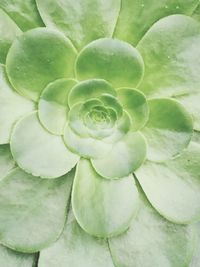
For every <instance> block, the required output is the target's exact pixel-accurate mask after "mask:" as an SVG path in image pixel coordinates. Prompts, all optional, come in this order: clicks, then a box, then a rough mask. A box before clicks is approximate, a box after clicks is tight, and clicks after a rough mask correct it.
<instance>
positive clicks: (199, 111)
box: [176, 91, 200, 131]
mask: <svg viewBox="0 0 200 267" xmlns="http://www.w3.org/2000/svg"><path fill="white" fill-rule="evenodd" d="M176 99H177V100H178V101H179V102H181V103H182V104H183V106H184V107H185V108H186V109H187V110H188V112H190V114H191V115H192V117H193V121H194V129H195V130H198V131H200V105H199V100H200V91H199V93H196V94H185V95H182V96H179V97H177V98H176Z"/></svg>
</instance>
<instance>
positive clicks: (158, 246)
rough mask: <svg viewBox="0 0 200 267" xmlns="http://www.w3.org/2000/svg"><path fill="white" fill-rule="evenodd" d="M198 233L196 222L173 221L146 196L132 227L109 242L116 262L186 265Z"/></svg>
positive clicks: (128, 265)
mask: <svg viewBox="0 0 200 267" xmlns="http://www.w3.org/2000/svg"><path fill="white" fill-rule="evenodd" d="M168 194H170V192H168ZM195 234H196V233H195V231H194V226H193V225H191V226H183V225H176V224H173V223H170V222H169V221H167V220H165V219H164V218H163V217H161V216H160V215H159V214H158V213H157V212H156V211H155V210H154V209H153V208H152V207H151V206H150V204H149V203H147V200H146V199H145V200H144V199H143V201H142V204H141V208H140V211H139V213H138V216H137V217H136V219H135V220H134V221H133V222H132V224H131V226H130V228H129V230H128V231H127V232H126V233H124V234H123V235H121V236H118V237H115V238H112V239H110V240H109V243H110V249H111V254H112V258H113V261H114V264H115V266H123V267H133V266H134V267H141V266H142V267H150V266H153V267H161V266H162V267H180V266H184V267H186V266H188V265H189V263H190V261H191V258H192V255H193V252H194V248H195V245H196V238H195Z"/></svg>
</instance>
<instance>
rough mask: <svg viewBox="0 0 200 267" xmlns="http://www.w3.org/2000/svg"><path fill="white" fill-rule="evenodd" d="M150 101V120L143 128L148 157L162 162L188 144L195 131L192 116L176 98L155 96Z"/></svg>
mask: <svg viewBox="0 0 200 267" xmlns="http://www.w3.org/2000/svg"><path fill="white" fill-rule="evenodd" d="M148 103H149V107H150V115H149V121H148V122H147V124H146V126H145V128H143V129H142V133H143V134H144V135H145V137H146V140H147V144H148V148H147V158H148V159H149V160H152V161H157V162H161V161H164V160H166V159H168V158H171V157H174V156H176V155H178V154H179V153H180V152H181V151H182V150H183V149H184V148H186V147H187V146H188V144H189V142H190V140H191V137H192V133H193V123H192V118H191V116H190V114H189V113H188V112H187V111H186V110H185V108H184V106H182V105H181V104H180V103H179V102H178V101H176V100H174V99H170V98H154V99H151V100H150V101H149V102H148Z"/></svg>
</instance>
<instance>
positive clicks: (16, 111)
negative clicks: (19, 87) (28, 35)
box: [0, 65, 35, 144]
mask: <svg viewBox="0 0 200 267" xmlns="http://www.w3.org/2000/svg"><path fill="white" fill-rule="evenodd" d="M34 109H35V106H34V103H33V102H32V101H30V100H28V99H25V98H24V97H22V96H20V95H19V94H18V93H17V92H15V91H14V90H13V89H12V87H11V85H10V84H9V82H8V80H7V77H6V74H5V69H4V67H3V65H0V125H1V126H0V144H6V143H9V142H10V135H11V131H12V128H13V126H14V124H15V123H16V121H17V120H18V119H19V118H20V117H22V116H24V115H25V114H27V113H29V112H31V111H33V110H34Z"/></svg>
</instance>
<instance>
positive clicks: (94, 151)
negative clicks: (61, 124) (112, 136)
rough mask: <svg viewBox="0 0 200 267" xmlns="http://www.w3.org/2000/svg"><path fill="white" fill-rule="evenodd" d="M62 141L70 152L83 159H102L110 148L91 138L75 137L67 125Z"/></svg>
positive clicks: (106, 144)
mask: <svg viewBox="0 0 200 267" xmlns="http://www.w3.org/2000/svg"><path fill="white" fill-rule="evenodd" d="M64 141H65V143H66V145H67V147H68V148H69V149H70V150H71V151H73V152H74V153H76V154H78V155H80V156H81V157H84V158H99V157H102V156H103V155H105V154H106V153H108V152H109V151H110V150H111V146H112V145H111V144H108V143H104V142H103V141H101V140H98V139H94V138H92V137H87V138H83V137H81V136H79V135H77V134H76V133H75V132H74V131H73V130H72V129H71V128H70V127H69V125H66V127H65V131H64Z"/></svg>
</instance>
